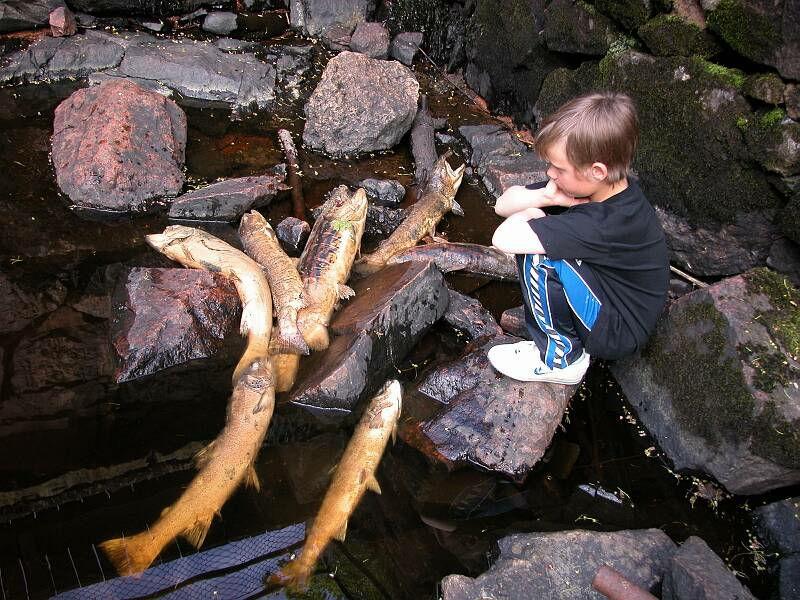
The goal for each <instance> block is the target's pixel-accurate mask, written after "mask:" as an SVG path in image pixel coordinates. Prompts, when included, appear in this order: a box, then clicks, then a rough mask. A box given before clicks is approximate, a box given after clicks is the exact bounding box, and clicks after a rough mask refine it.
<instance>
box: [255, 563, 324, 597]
mask: <svg viewBox="0 0 800 600" xmlns="http://www.w3.org/2000/svg"><path fill="white" fill-rule="evenodd" d="M312 568H313V565H307V564H305V563H304V562H303V561H302V560H293V561H290V562H288V563H286V564H285V565H283V566H282V567H281V568H280V570H278V571H277V572H275V573H273V574H272V575H270V576H269V577H267V578H266V580H265V584H266V585H267V587H269V588H272V587H287V588H289V589H291V590H294V591H298V592H301V591H304V590H306V589H308V580H309V579H310V578H311V569H312Z"/></svg>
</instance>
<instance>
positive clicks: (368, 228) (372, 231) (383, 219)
mask: <svg viewBox="0 0 800 600" xmlns="http://www.w3.org/2000/svg"><path fill="white" fill-rule="evenodd" d="M407 216H408V211H407V210H406V209H405V208H390V207H388V206H377V205H375V204H370V205H369V206H368V207H367V222H366V223H365V224H364V235H365V236H367V237H369V238H373V239H375V238H384V237H388V236H390V235H391V234H392V233H393V232H394V230H395V229H397V228H398V227H399V226H400V223H402V222H403V221H405V218H406V217H407Z"/></svg>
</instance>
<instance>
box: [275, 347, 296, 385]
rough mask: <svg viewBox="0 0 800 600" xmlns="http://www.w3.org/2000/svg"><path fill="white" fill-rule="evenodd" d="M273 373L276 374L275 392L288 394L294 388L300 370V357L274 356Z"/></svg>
mask: <svg viewBox="0 0 800 600" xmlns="http://www.w3.org/2000/svg"><path fill="white" fill-rule="evenodd" d="M272 365H273V373H274V374H275V391H276V392H288V391H289V390H291V389H292V387H293V386H294V382H295V379H296V378H297V371H298V370H299V368H300V355H299V354H289V353H281V354H274V355H273V356H272Z"/></svg>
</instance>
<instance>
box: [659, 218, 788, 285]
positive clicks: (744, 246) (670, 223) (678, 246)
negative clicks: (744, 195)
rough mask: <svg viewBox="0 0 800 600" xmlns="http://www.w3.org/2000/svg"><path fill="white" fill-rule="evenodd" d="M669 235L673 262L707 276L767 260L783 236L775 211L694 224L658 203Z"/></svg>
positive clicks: (759, 264) (745, 267) (741, 269)
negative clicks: (725, 222)
mask: <svg viewBox="0 0 800 600" xmlns="http://www.w3.org/2000/svg"><path fill="white" fill-rule="evenodd" d="M655 209H656V214H657V215H658V219H659V221H661V226H662V227H663V228H664V233H665V235H666V237H667V246H669V249H670V254H671V262H674V263H677V265H678V266H679V267H681V268H685V269H686V270H687V271H689V272H690V273H693V274H695V275H700V276H703V277H715V276H720V275H733V274H736V273H742V272H744V271H746V270H748V269H751V268H753V267H758V266H762V265H764V264H765V263H766V260H767V256H768V255H769V250H770V247H771V246H772V244H773V242H774V241H775V240H777V239H778V238H779V237H780V232H779V231H778V228H777V227H776V226H775V225H773V224H772V219H771V216H772V213H771V212H768V211H759V212H752V213H738V214H737V215H736V220H735V222H734V223H732V224H728V225H718V226H716V227H714V226H706V227H703V226H696V225H695V226H693V225H692V224H691V223H690V222H689V220H688V219H685V218H682V217H679V216H678V215H676V214H675V213H673V212H672V211H670V210H668V209H664V208H661V207H658V206H656V207H655Z"/></svg>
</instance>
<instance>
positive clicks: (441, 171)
mask: <svg viewBox="0 0 800 600" xmlns="http://www.w3.org/2000/svg"><path fill="white" fill-rule="evenodd" d="M449 155H450V152H446V153H445V154H443V155H442V156H441V157H439V160H437V161H436V162H435V163H434V165H433V169H431V173H430V176H429V178H428V188H429V189H432V190H435V191H437V192H439V193H440V194H444V195H445V196H450V197H454V196H455V195H456V192H457V191H458V188H459V186H460V185H461V180H462V179H463V177H464V169H465V167H466V164H463V165H461V166H460V167H458V168H457V169H455V170H453V168H452V167H450V163H448V162H447V157H448V156H449Z"/></svg>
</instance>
